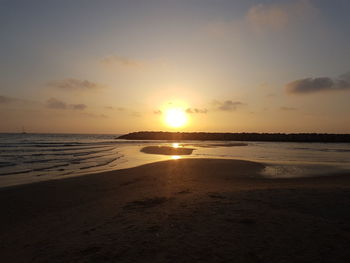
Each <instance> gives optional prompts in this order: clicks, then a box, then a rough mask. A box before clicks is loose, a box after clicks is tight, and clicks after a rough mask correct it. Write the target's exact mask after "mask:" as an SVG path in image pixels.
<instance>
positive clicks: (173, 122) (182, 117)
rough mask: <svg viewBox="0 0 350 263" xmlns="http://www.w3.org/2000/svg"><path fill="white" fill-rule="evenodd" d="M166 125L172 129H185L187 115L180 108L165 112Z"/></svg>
mask: <svg viewBox="0 0 350 263" xmlns="http://www.w3.org/2000/svg"><path fill="white" fill-rule="evenodd" d="M164 120H165V123H166V124H167V125H168V126H170V127H172V128H180V127H183V126H184V125H185V124H186V123H187V120H188V118H187V115H186V113H185V111H184V110H182V109H180V108H172V109H168V110H167V111H166V112H165V119H164Z"/></svg>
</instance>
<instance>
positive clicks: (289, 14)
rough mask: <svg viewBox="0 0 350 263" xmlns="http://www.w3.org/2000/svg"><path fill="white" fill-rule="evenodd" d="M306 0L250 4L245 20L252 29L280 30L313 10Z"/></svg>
mask: <svg viewBox="0 0 350 263" xmlns="http://www.w3.org/2000/svg"><path fill="white" fill-rule="evenodd" d="M315 10H316V9H315V7H313V6H312V4H311V2H310V1H308V0H299V1H294V2H292V3H283V4H258V5H254V6H252V7H251V8H250V9H249V10H248V12H247V14H246V20H247V22H248V23H249V24H250V25H251V26H252V27H253V29H254V30H257V31H264V30H275V31H276V30H282V29H284V28H286V27H287V26H288V25H289V24H290V23H293V22H297V21H299V20H300V18H302V17H307V16H309V15H310V14H312V13H313V12H314V11H315Z"/></svg>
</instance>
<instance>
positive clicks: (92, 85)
mask: <svg viewBox="0 0 350 263" xmlns="http://www.w3.org/2000/svg"><path fill="white" fill-rule="evenodd" d="M47 85H48V86H49V87H53V88H56V89H60V90H66V91H91V90H98V89H101V88H105V87H106V86H105V85H103V84H99V83H96V82H92V81H89V80H80V79H74V78H68V79H63V80H53V81H50V82H48V83H47Z"/></svg>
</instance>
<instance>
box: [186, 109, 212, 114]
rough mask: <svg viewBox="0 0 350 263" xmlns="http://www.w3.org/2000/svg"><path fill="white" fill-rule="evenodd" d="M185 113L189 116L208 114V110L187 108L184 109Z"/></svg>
mask: <svg viewBox="0 0 350 263" xmlns="http://www.w3.org/2000/svg"><path fill="white" fill-rule="evenodd" d="M186 113H189V114H196V113H204V114H206V113H208V110H207V109H198V108H188V109H186Z"/></svg>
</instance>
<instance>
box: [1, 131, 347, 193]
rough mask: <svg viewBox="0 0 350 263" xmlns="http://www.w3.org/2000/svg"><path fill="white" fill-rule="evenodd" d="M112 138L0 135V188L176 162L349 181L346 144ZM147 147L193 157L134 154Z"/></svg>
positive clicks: (82, 135)
mask: <svg viewBox="0 0 350 263" xmlns="http://www.w3.org/2000/svg"><path fill="white" fill-rule="evenodd" d="M118 137H119V135H118V134H114V135H101V134H98V135H97V134H5V133H3V134H0V187H7V186H14V185H19V184H27V183H34V182H39V181H46V180H53V179H62V178H68V177H72V176H81V175H85V174H91V173H99V172H104V171H111V170H116V169H125V168H131V167H136V166H139V165H143V164H147V163H151V162H156V161H163V160H173V161H176V160H178V159H181V158H224V159H240V160H249V161H256V162H260V163H264V164H265V165H266V168H265V170H264V171H263V176H265V177H268V178H272V179H273V178H292V177H310V176H325V175H340V174H349V176H350V143H295V142H237V141H235V142H231V141H225V142H222V141H220V142H218V141H176V142H175V141H152V140H145V141H133V140H121V139H118ZM153 145H154V146H170V147H188V148H193V149H194V151H193V153H192V154H191V155H186V156H184V155H183V156H168V155H157V154H146V153H142V152H140V150H141V149H142V148H143V147H145V146H153ZM218 169H220V167H218Z"/></svg>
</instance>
